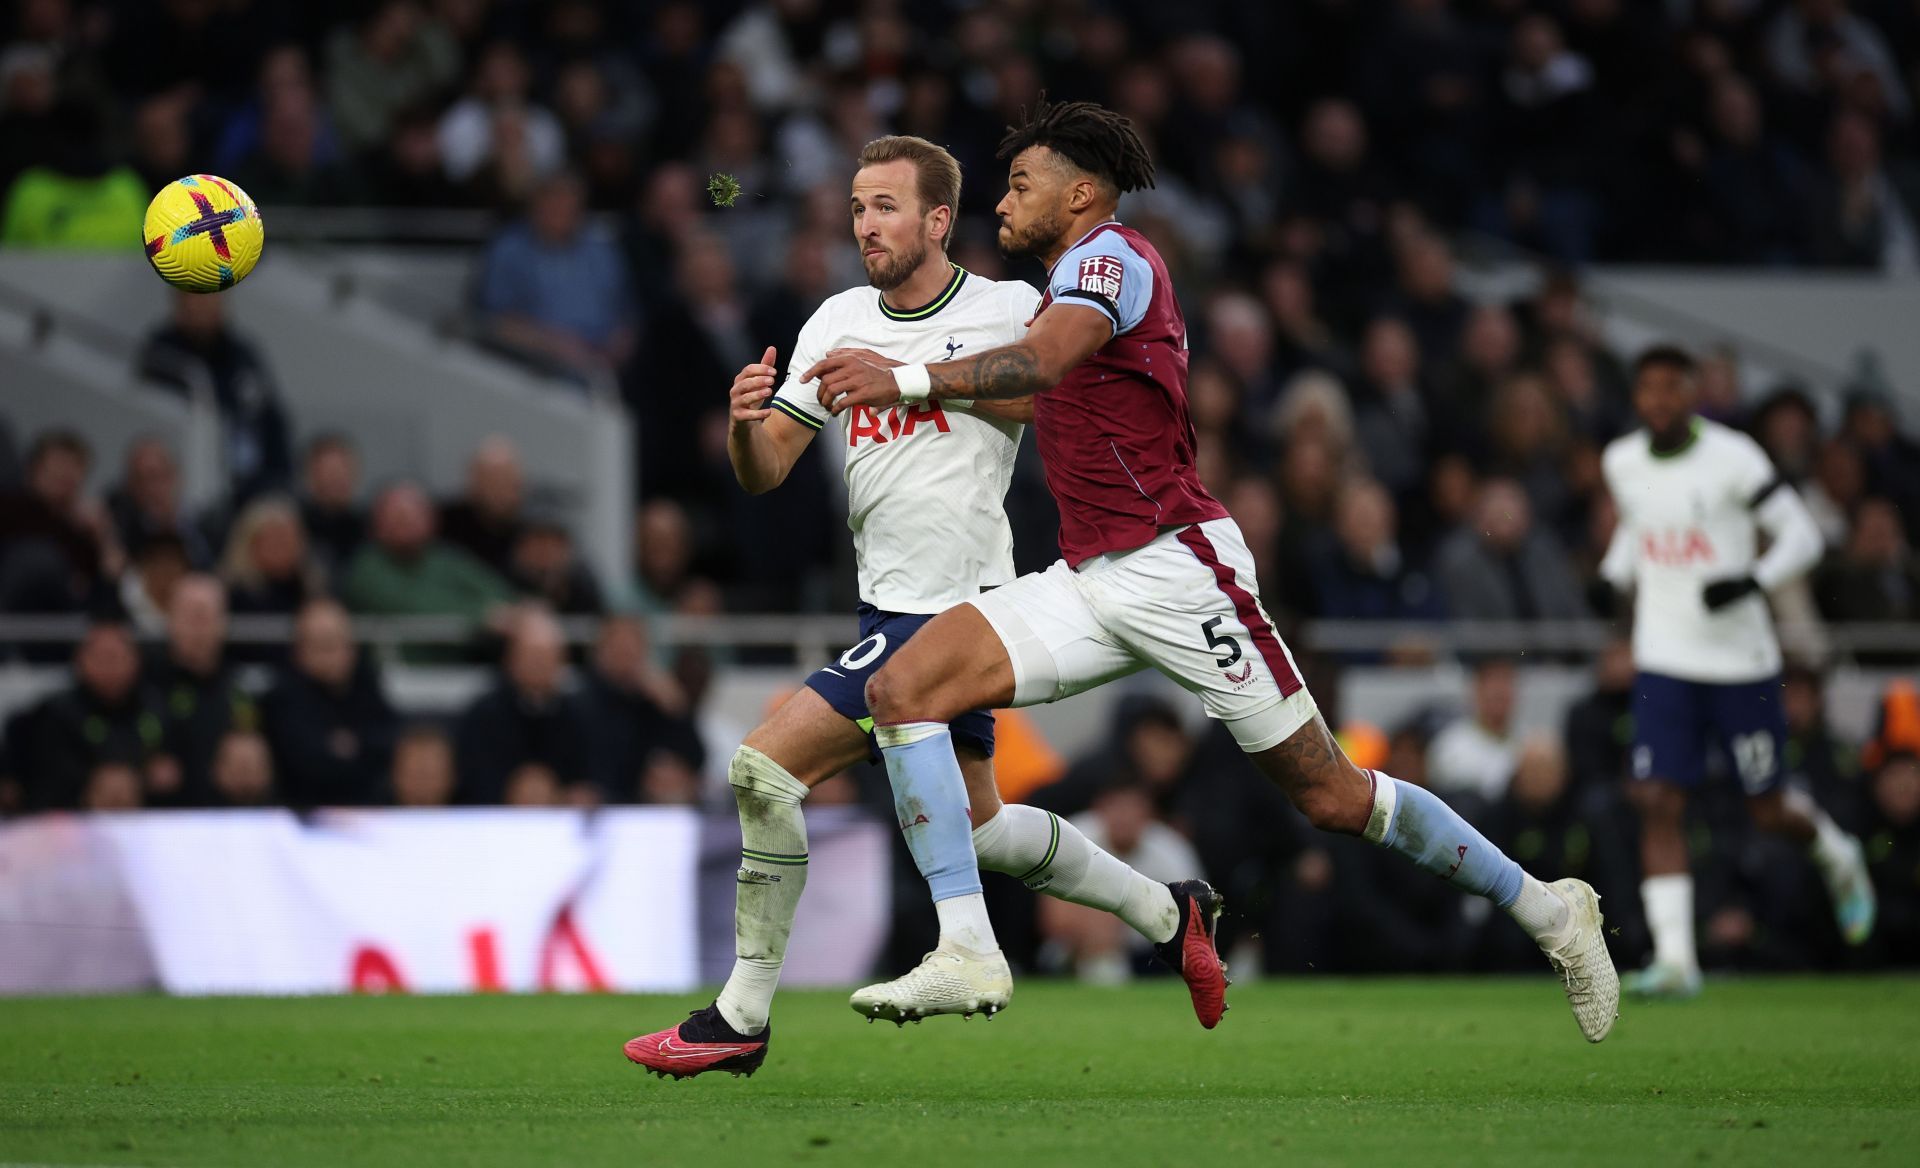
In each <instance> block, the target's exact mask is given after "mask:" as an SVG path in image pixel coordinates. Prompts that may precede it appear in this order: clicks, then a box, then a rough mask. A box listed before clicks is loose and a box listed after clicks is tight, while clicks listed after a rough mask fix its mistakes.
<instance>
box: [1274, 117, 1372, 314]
mask: <svg viewBox="0 0 1920 1168" xmlns="http://www.w3.org/2000/svg"><path fill="white" fill-rule="evenodd" d="M1300 151H1301V155H1302V157H1301V159H1300V165H1299V168H1298V170H1297V171H1296V173H1295V176H1294V181H1293V183H1292V184H1291V192H1290V197H1289V199H1288V215H1289V217H1290V218H1292V219H1293V220H1294V221H1295V222H1296V223H1298V224H1299V225H1300V229H1299V230H1296V234H1298V235H1304V236H1305V237H1306V238H1309V239H1312V240H1313V241H1314V243H1313V245H1312V246H1313V248H1314V252H1315V254H1311V255H1301V254H1299V253H1298V252H1297V251H1296V254H1295V258H1300V259H1312V260H1313V261H1314V262H1315V263H1316V266H1317V267H1318V268H1319V269H1320V270H1321V271H1323V272H1324V273H1325V274H1326V276H1327V277H1329V278H1330V279H1329V283H1328V284H1327V285H1326V286H1324V287H1323V288H1322V290H1323V291H1327V292H1330V293H1331V294H1332V298H1333V302H1332V304H1331V305H1330V306H1329V308H1330V311H1331V313H1332V315H1333V316H1334V317H1335V322H1336V323H1339V321H1340V320H1341V319H1343V318H1344V319H1349V320H1350V319H1351V318H1352V316H1353V314H1354V313H1355V312H1356V311H1364V310H1365V309H1366V308H1367V307H1370V306H1369V305H1366V304H1365V303H1363V301H1364V300H1366V299H1369V298H1370V297H1369V292H1368V286H1369V285H1371V284H1372V283H1373V282H1374V281H1375V280H1377V279H1379V278H1380V277H1381V276H1382V275H1383V274H1384V273H1385V272H1386V271H1387V270H1388V263H1387V248H1386V232H1387V221H1388V212H1389V210H1390V206H1391V204H1392V203H1393V201H1394V199H1395V198H1396V197H1397V195H1398V192H1397V191H1396V190H1395V187H1394V184H1393V181H1392V180H1391V179H1390V178H1389V177H1388V175H1387V173H1386V169H1385V168H1384V167H1383V166H1382V165H1381V164H1380V163H1379V161H1378V159H1377V158H1375V157H1374V156H1373V154H1372V152H1371V145H1370V142H1369V134H1368V127H1367V121H1366V118H1365V117H1364V116H1363V115H1362V114H1361V112H1360V110H1359V108H1358V107H1356V106H1355V105H1354V104H1353V103H1352V102H1350V101H1347V100H1345V99H1342V98H1337V97H1327V98H1322V99H1321V100H1319V101H1317V102H1315V103H1314V104H1313V105H1312V106H1311V107H1310V108H1308V110H1307V113H1306V117H1305V118H1304V120H1303V121H1302V123H1301V127H1300Z"/></svg>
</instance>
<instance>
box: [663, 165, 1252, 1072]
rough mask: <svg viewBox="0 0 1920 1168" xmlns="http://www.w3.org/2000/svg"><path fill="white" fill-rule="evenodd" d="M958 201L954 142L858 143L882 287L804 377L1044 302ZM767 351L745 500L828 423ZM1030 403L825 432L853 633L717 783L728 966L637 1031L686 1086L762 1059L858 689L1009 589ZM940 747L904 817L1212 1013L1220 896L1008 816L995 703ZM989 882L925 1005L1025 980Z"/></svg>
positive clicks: (807, 358) (962, 907) (946, 920)
mask: <svg viewBox="0 0 1920 1168" xmlns="http://www.w3.org/2000/svg"><path fill="white" fill-rule="evenodd" d="M959 201H960V166H959V164H958V163H957V162H955V161H954V160H953V157H952V155H950V154H948V153H947V152H946V151H945V150H943V149H941V148H940V147H938V146H935V145H934V144H933V143H931V142H927V141H925V140H923V139H920V138H913V137H905V136H895V137H887V138H879V139H876V140H875V141H873V142H870V143H868V144H867V146H866V148H865V149H864V150H863V151H862V152H861V154H860V168H859V171H858V173H856V174H855V175H854V179H853V193H852V200H851V208H852V213H853V231H854V237H855V239H856V240H857V241H858V242H859V245H860V249H861V256H862V259H863V260H864V262H865V265H866V269H867V278H868V280H869V282H870V283H871V285H872V287H861V288H853V289H849V290H848V291H845V292H842V293H840V294H839V295H837V296H834V297H831V298H830V299H828V300H827V301H826V303H824V304H822V305H821V306H820V308H819V310H818V311H816V312H815V313H814V314H813V316H812V318H811V319H809V320H808V321H807V323H806V325H805V326H804V327H803V328H802V329H801V330H800V336H799V341H798V347H797V349H796V351H795V352H794V354H793V358H792V360H791V361H790V362H789V369H790V370H792V371H795V372H797V371H799V370H802V369H805V368H807V367H808V366H810V365H812V364H813V363H814V362H815V361H817V360H819V359H820V358H821V357H823V356H824V355H825V354H826V353H827V351H828V350H830V349H834V348H837V347H841V346H860V347H863V348H864V349H865V350H867V351H868V352H869V353H871V351H872V350H879V351H882V352H885V353H889V354H898V355H899V356H900V357H903V358H906V359H908V360H913V361H937V360H941V359H943V358H946V357H950V356H952V355H953V354H954V353H956V352H972V351H975V350H980V349H991V348H994V347H995V346H997V345H1004V344H1007V343H1009V342H1011V341H1015V340H1018V339H1019V338H1020V336H1021V335H1022V334H1023V333H1025V332H1026V326H1027V321H1028V320H1029V319H1031V318H1032V316H1033V314H1034V310H1035V306H1036V303H1037V301H1038V299H1039V298H1038V295H1037V294H1036V293H1035V292H1034V290H1033V288H1032V286H1030V285H1028V284H1024V283H1020V282H1005V283H996V282H994V281H992V280H984V279H981V278H980V277H978V276H975V275H972V274H970V273H968V272H966V271H963V270H962V269H961V268H959V267H957V266H956V265H954V264H952V263H949V262H948V261H947V244H948V242H949V240H950V239H951V238H952V230H953V216H954V211H955V208H956V207H957V206H958V205H959ZM777 356H778V354H776V353H775V352H774V351H773V350H772V349H768V350H767V352H766V354H765V355H764V357H763V359H762V360H761V361H759V362H757V363H755V364H752V365H748V366H747V367H745V368H744V369H742V370H740V372H739V374H738V375H737V376H736V377H735V378H734V381H733V388H732V390H731V394H730V397H731V408H732V424H731V427H730V429H729V432H728V438H727V452H728V455H729V457H730V458H731V459H732V461H733V468H734V473H735V475H736V476H737V477H738V478H739V480H740V484H741V486H743V487H745V488H746V489H747V490H749V491H753V492H755V493H758V492H761V491H768V490H772V489H773V488H775V487H777V486H779V485H780V483H781V482H782V481H783V480H785V478H786V477H787V474H788V472H789V471H790V470H792V468H793V464H794V461H795V460H796V459H797V458H799V456H800V452H801V451H802V450H804V449H805V448H806V446H807V444H808V443H809V442H811V441H812V440H813V438H814V436H815V435H816V434H817V433H820V432H821V431H822V430H823V429H824V428H825V426H826V425H827V422H828V421H829V417H828V414H827V411H826V410H825V409H824V408H822V407H821V405H820V404H819V402H818V400H817V399H816V397H815V395H814V393H813V390H812V389H811V387H806V386H802V385H800V384H799V381H798V379H797V378H794V377H790V378H789V379H788V380H787V382H786V384H785V385H784V386H782V387H780V388H779V389H778V391H777V392H776V389H775V386H776V378H777V376H778V373H777V370H776V369H775V367H774V361H775V359H776V357H777ZM872 359H874V360H879V359H880V358H878V357H874V358H872ZM1031 415H1032V406H1031V403H1027V402H1007V401H998V402H984V403H980V404H979V405H978V406H975V405H973V404H972V403H968V402H963V401H952V400H949V401H944V402H922V403H919V404H916V405H912V406H900V407H895V408H891V409H889V408H886V407H879V408H876V409H859V410H854V411H851V412H849V413H846V414H845V415H844V417H843V418H842V420H843V421H844V423H845V426H844V431H843V432H841V433H835V434H834V435H833V436H832V439H831V440H832V441H836V442H840V443H843V444H844V445H843V450H842V453H843V454H844V455H845V464H846V482H847V496H848V505H849V511H850V513H849V515H848V518H847V525H848V526H849V527H851V528H852V529H853V538H854V550H855V554H856V558H857V560H858V564H859V578H860V598H861V600H862V601H863V603H862V604H861V606H860V636H861V638H862V639H861V641H860V642H859V643H858V644H856V645H854V647H853V648H851V649H849V650H848V651H847V652H846V653H845V654H844V655H843V656H842V657H841V658H840V659H839V660H838V661H835V662H834V663H833V664H831V665H828V666H826V667H824V668H822V669H820V670H818V671H816V672H815V673H814V674H813V675H812V676H811V677H809V678H808V679H807V684H806V688H804V689H802V690H800V691H799V692H798V693H797V694H795V695H794V696H793V697H792V698H790V699H788V700H787V701H786V703H784V704H783V705H782V706H781V707H780V708H779V709H778V710H776V711H775V712H774V713H773V715H772V716H771V717H769V718H768V719H767V721H765V722H764V723H762V724H761V725H760V726H759V727H757V728H756V729H755V730H754V731H753V733H751V734H749V735H748V736H747V739H746V742H745V743H744V744H743V745H742V746H741V747H740V749H739V750H738V751H737V752H736V753H735V754H734V756H733V759H732V762H731V763H730V765H729V766H728V768H727V777H728V780H729V782H730V783H731V784H732V786H733V791H734V797H735V801H736V802H737V803H738V804H739V809H740V837H741V838H740V843H741V849H740V869H739V873H738V878H737V882H736V894H735V903H734V954H735V959H734V967H733V973H732V975H731V976H730V977H728V979H727V983H726V986H725V987H724V988H723V989H722V990H721V991H720V995H719V997H718V998H717V999H716V1000H715V1001H714V1002H713V1004H711V1005H709V1006H707V1007H706V1008H704V1009H701V1010H696V1011H694V1012H693V1014H692V1016H691V1017H689V1018H688V1019H687V1020H686V1021H685V1022H682V1023H680V1024H679V1025H677V1026H672V1027H669V1028H667V1029H665V1030H661V1031H658V1032H656V1033H653V1034H647V1035H643V1036H641V1037H639V1038H635V1039H633V1040H632V1041H631V1042H629V1043H627V1045H626V1053H627V1057H628V1058H630V1059H632V1060H633V1061H634V1062H637V1063H639V1064H641V1065H642V1066H645V1067H647V1068H648V1069H650V1070H653V1071H655V1072H657V1073H659V1074H661V1075H663V1076H665V1075H672V1076H674V1077H675V1078H685V1077H687V1076H689V1075H697V1074H700V1073H702V1072H704V1071H731V1072H733V1073H735V1074H752V1073H753V1072H754V1071H755V1070H757V1069H759V1067H760V1065H761V1063H762V1062H763V1061H764V1060H765V1058H766V1054H767V1043H768V1040H769V1038H770V1037H771V1035H772V1029H771V1027H770V1026H769V1024H768V1015H769V1013H770V1011H771V1006H772V1001H773V993H774V988H775V986H776V985H777V984H778V982H779V979H780V967H781V965H782V963H783V962H784V960H785V957H786V950H787V939H788V936H789V935H790V933H791V932H792V929H793V917H794V911H795V909H796V908H797V907H798V905H799V903H800V892H801V889H802V888H804V887H805V885H806V879H807V829H806V822H805V820H804V819H803V818H802V817H801V813H800V804H801V801H802V800H804V799H805V798H806V796H807V792H808V791H809V790H811V789H812V788H813V787H814V786H816V785H818V784H819V783H820V782H821V781H822V780H824V779H826V778H827V777H828V776H830V775H834V774H838V773H839V772H840V771H843V770H845V769H846V768H847V767H849V766H852V765H853V764H854V763H856V762H859V761H860V760H861V759H864V758H868V757H871V738H870V732H871V723H869V722H868V721H867V707H866V697H865V687H866V682H867V679H868V678H869V677H870V676H872V674H873V672H874V671H875V670H877V669H879V668H880V666H881V665H882V664H883V663H884V662H885V661H886V660H887V658H888V657H889V656H891V655H892V654H893V653H894V652H896V651H897V650H898V649H899V648H900V646H901V645H902V644H903V643H905V642H906V641H907V639H908V638H909V637H911V636H913V635H914V632H915V630H916V629H918V628H919V627H920V626H921V625H923V624H925V623H926V622H927V620H928V619H930V618H931V616H932V615H933V614H934V613H937V612H940V611H941V610H943V609H945V608H947V607H949V606H951V605H953V604H955V603H957V602H959V601H961V600H965V599H968V598H970V597H974V596H978V595H980V592H981V590H982V589H985V588H991V587H993V586H995V585H998V584H1004V583H1006V582H1008V581H1010V580H1012V579H1013V536H1012V533H1011V530H1010V528H1009V527H1008V524H1007V516H1006V512H1005V510H1004V507H1003V503H1004V500H1005V498H1006V494H1007V486H1008V484H1009V482H1010V481H1011V479H1012V474H1013V457H1014V450H1015V448H1016V447H1017V446H1018V445H1019V442H1020V434H1021V431H1022V430H1023V429H1024V428H1025V425H1024V423H1025V422H1026V420H1027V419H1028V418H1030V417H1031ZM950 742H951V744H952V745H951V746H950V747H949V749H950V750H952V751H957V752H958V758H957V759H955V758H953V757H949V759H948V761H949V762H953V763H954V764H955V766H956V768H957V773H960V774H962V775H964V776H965V780H964V782H965V788H966V790H965V791H964V792H963V793H962V794H961V795H960V798H959V801H958V803H957V804H955V805H953V806H951V807H942V808H939V809H935V808H932V807H925V806H919V805H916V804H913V803H910V802H902V803H900V804H899V807H898V810H899V813H900V818H901V821H902V823H919V824H925V823H927V822H928V821H929V819H930V817H933V818H938V819H940V820H941V826H943V827H947V826H952V827H955V828H957V830H959V832H960V833H961V836H962V838H963V839H964V838H967V834H968V832H969V830H970V829H969V826H968V825H969V823H971V824H972V825H973V826H972V828H971V833H972V835H971V838H972V844H970V845H969V848H968V859H969V861H970V862H971V860H972V858H973V849H974V847H977V848H978V850H979V861H980V865H981V866H982V867H985V868H988V869H989V870H992V871H996V872H1006V873H1009V874H1011V875H1013V876H1015V877H1017V878H1018V879H1020V880H1021V881H1023V882H1024V883H1025V884H1026V885H1027V886H1028V887H1030V888H1033V889H1036V890H1038V891H1042V892H1045V893H1046V894H1048V895H1049V896H1057V897H1060V898H1061V899H1063V900H1070V901H1073V902H1074V903H1076V904H1085V905H1090V906H1092V907H1095V908H1100V909H1105V910H1106V911H1108V912H1111V913H1114V914H1115V915H1117V916H1119V917H1120V918H1121V919H1122V920H1124V921H1126V922H1127V923H1128V924H1129V925H1132V926H1133V927H1134V928H1136V929H1138V930H1139V931H1140V932H1141V933H1143V934H1144V935H1145V936H1146V937H1147V939H1148V940H1150V941H1153V942H1154V943H1155V944H1156V946H1157V947H1158V948H1157V952H1158V953H1159V954H1160V957H1161V959H1162V960H1164V961H1166V962H1167V963H1168V964H1169V965H1171V966H1172V967H1173V968H1174V969H1176V970H1178V971H1181V972H1182V973H1183V974H1184V975H1185V976H1186V977H1187V981H1188V984H1189V991H1190V993H1191V995H1192V997H1193V999H1194V1003H1195V1007H1196V1010H1197V1011H1198V1013H1199V1015H1200V1021H1201V1023H1202V1024H1203V1025H1205V1026H1207V1027H1209V1028H1211V1027H1212V1026H1213V1025H1214V1024H1215V1023H1217V1022H1218V1021H1219V1019H1220V1012H1221V1010H1222V1009H1223V1008H1224V1007H1223V1006H1222V1005H1221V1003H1222V1001H1223V999H1224V993H1225V975H1224V973H1223V972H1222V970H1221V967H1220V962H1219V960H1218V958H1217V957H1215V956H1214V955H1213V947H1212V934H1211V931H1210V928H1204V929H1200V930H1199V931H1198V934H1197V935H1198V940H1197V941H1196V940H1195V939H1194V937H1193V936H1190V933H1193V931H1194V930H1193V929H1192V928H1191V927H1190V925H1189V920H1190V918H1191V916H1192V913H1190V912H1189V911H1187V909H1188V908H1189V907H1190V906H1198V908H1199V909H1200V910H1203V911H1204V912H1205V913H1207V914H1209V921H1208V924H1209V926H1210V924H1211V919H1210V914H1211V912H1212V911H1213V910H1214V909H1215V908H1216V907H1217V905H1218V900H1219V898H1218V896H1217V894H1215V893H1214V891H1213V889H1211V888H1209V887H1208V886H1207V885H1206V884H1205V883H1204V882H1202V881H1198V880H1190V881H1181V882H1179V883H1177V884H1174V885H1166V884H1159V883H1156V882H1154V881H1152V880H1149V879H1147V878H1146V877H1145V876H1142V875H1140V874H1139V873H1138V872H1135V871H1134V870H1133V869H1131V868H1129V867H1128V866H1127V865H1125V864H1123V863H1121V862H1120V861H1119V860H1117V859H1115V858H1114V857H1113V856H1112V855H1110V854H1109V853H1107V852H1105V851H1102V850H1101V849H1100V848H1098V847H1095V846H1094V844H1093V843H1092V841H1090V840H1088V839H1087V838H1086V836H1084V835H1082V834H1081V833H1080V830H1079V829H1078V828H1076V827H1074V826H1073V825H1072V824H1071V823H1068V822H1066V821H1065V820H1063V819H1060V818H1058V817H1056V816H1054V815H1052V814H1050V813H1048V812H1045V811H1041V810H1040V809H1038V808H1035V807H1024V806H1014V805H1009V806H1003V805H1002V804H1001V802H1000V798H999V795H998V793H997V791H996V789H995V787H994V780H993V763H992V756H993V715H992V714H991V713H988V712H987V711H986V710H985V709H982V708H973V709H970V710H967V711H956V716H955V718H954V719H953V728H952V735H951V738H950ZM969 796H971V809H969V806H968V804H969ZM969 814H971V819H969ZM908 836H909V839H911V838H913V836H914V831H913V830H909V831H908ZM979 893H980V885H979V883H978V880H977V878H976V881H975V883H974V884H973V887H972V889H971V895H969V896H964V897H957V898H954V899H952V900H951V901H946V902H942V905H941V906H940V909H941V928H942V933H943V935H947V936H953V935H956V934H957V935H958V936H959V937H960V938H961V939H962V940H963V942H964V944H965V947H966V951H967V953H968V955H969V958H970V960H969V962H968V967H967V972H968V974H969V976H968V977H966V978H962V979H949V980H948V982H947V983H945V989H946V992H945V993H943V994H941V995H936V996H933V997H931V998H929V999H928V1000H926V1001H924V1002H922V1003H920V1009H919V1010H918V1011H917V1013H916V1014H915V1015H914V1016H916V1017H917V1016H920V1015H923V1014H940V1013H958V1014H971V1013H973V1012H976V1011H979V1012H985V1013H986V1014H987V1015H988V1016H989V1017H991V1016H992V1015H993V1013H994V1012H996V1011H998V1010H1000V1009H1002V1008H1004V1007H1005V1006H1006V1004H1007V1001H1008V998H1009V996H1010V995H1011V993H1012V989H1013V982H1012V978H1011V976H1010V975H1009V974H1008V972H1007V963H1006V960H1005V959H1004V958H1003V957H1001V955H1000V947H999V944H998V942H996V941H995V940H994V936H993V926H992V924H991V923H990V922H989V921H988V919H987V914H986V908H985V903H984V901H982V899H981V897H980V895H979ZM1201 946H1204V947H1205V949H1206V953H1207V960H1206V961H1205V962H1199V961H1187V962H1184V963H1183V961H1182V957H1183V955H1185V954H1191V953H1193V952H1196V951H1197V949H1198V948H1199V947H1201ZM1183 965H1184V968H1183ZM896 1020H900V1021H904V1017H903V1018H901V1019H896Z"/></svg>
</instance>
